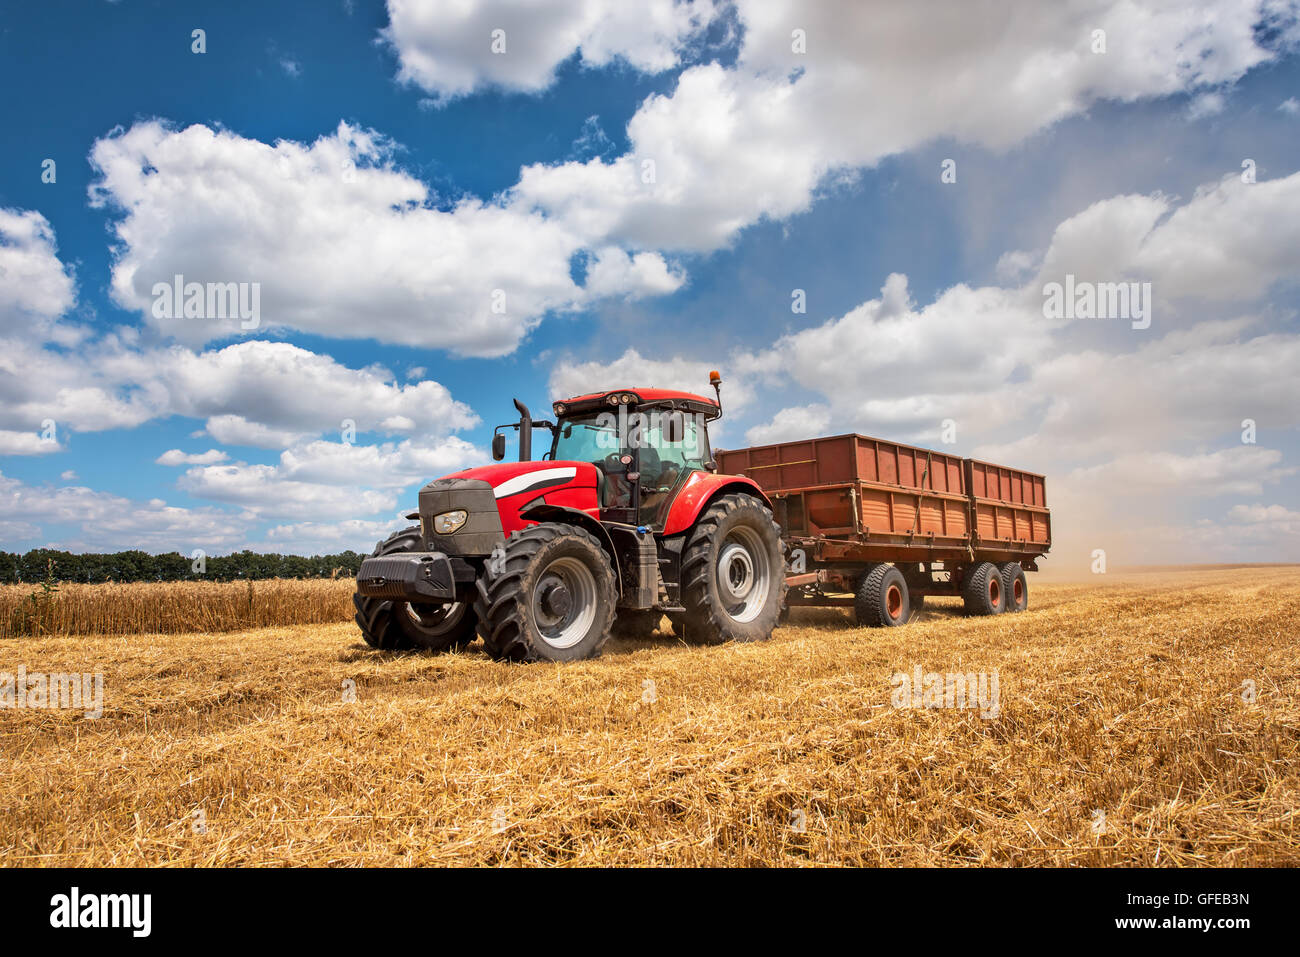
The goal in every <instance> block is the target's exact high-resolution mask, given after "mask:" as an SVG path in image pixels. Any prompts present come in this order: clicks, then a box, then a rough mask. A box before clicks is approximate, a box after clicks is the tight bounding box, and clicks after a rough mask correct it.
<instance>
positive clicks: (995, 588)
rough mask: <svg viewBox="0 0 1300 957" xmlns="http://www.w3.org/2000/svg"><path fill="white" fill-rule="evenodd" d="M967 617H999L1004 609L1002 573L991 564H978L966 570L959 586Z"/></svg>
mask: <svg viewBox="0 0 1300 957" xmlns="http://www.w3.org/2000/svg"><path fill="white" fill-rule="evenodd" d="M961 597H962V601H963V602H965V604H966V614H968V615H1000V614H1001V613H1002V612H1003V611H1004V610H1005V609H1006V602H1005V598H1006V593H1005V592H1004V591H1003V590H1002V572H1001V571H1000V570H999V569H998V566H997V565H994V564H993V563H992V562H978V563H977V564H974V565H972V566H971V567H970V568H969V569H967V570H966V577H965V578H964V579H962V585H961Z"/></svg>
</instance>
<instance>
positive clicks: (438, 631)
mask: <svg viewBox="0 0 1300 957" xmlns="http://www.w3.org/2000/svg"><path fill="white" fill-rule="evenodd" d="M423 547H424V541H423V538H422V536H421V534H420V526H418V525H412V526H410V527H409V528H404V529H402V530H401V531H398V532H394V533H393V534H392V535H389V536H388V537H387V538H386V539H384V540H383V541H382V542H380V543H379V544H378V545H376V546H375V550H374V552H372V554H373V555H395V554H397V553H399V552H418V551H421V550H422V549H423ZM352 604H353V606H354V607H355V608H356V610H357V611H356V616H355V621H356V623H357V626H358V627H359V628H360V629H361V637H362V638H364V639H365V641H366V644H368V645H369V646H370V647H371V648H379V649H381V650H384V651H403V650H408V649H411V648H420V649H422V650H425V651H447V650H449V649H451V648H459V647H463V646H464V645H467V644H469V643H470V642H471V641H473V640H474V633H475V629H476V627H477V625H478V616H477V615H476V614H475V613H474V609H473V607H472V606H470V605H469V603H468V602H452V603H451V604H449V605H426V604H415V603H411V602H405V601H394V600H393V599H390V598H367V597H366V596H364V595H361V594H359V593H354V594H353V595H352Z"/></svg>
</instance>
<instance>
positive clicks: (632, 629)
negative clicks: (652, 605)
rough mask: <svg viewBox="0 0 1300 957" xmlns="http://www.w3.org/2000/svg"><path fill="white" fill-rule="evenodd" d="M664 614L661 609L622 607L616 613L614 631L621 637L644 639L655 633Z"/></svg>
mask: <svg viewBox="0 0 1300 957" xmlns="http://www.w3.org/2000/svg"><path fill="white" fill-rule="evenodd" d="M663 616H664V613H663V612H661V611H654V610H644V609H640V608H620V609H619V610H618V611H617V612H616V613H615V615H614V627H613V632H614V634H615V635H617V636H618V637H620V638H631V639H637V640H643V639H646V638H649V637H650V636H651V635H653V634H654V633H655V630H656V629H657V628H658V627H659V621H660V619H662V618H663Z"/></svg>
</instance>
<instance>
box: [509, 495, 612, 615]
mask: <svg viewBox="0 0 1300 957" xmlns="http://www.w3.org/2000/svg"><path fill="white" fill-rule="evenodd" d="M519 517H520V519H522V520H523V521H524V522H532V523H536V524H538V525H541V524H543V523H545V522H556V523H558V524H561V525H576V526H577V527H578V528H583V529H586V530H587V531H589V532H591V534H593V535H595V536H596V539H597V541H599V542H600V544H601V547H602V548H603V549H604V550H605V553H606V554H607V555H609V561H610V564H611V565H613V567H614V581H615V582H616V583H617V585H618V590H619V594H622V592H623V570H622V568H621V564H622V563H621V562H619V560H618V550H617V549H616V548H614V539H613V538H612V537H611V536H610V534H609V529H607V528H606V527H605V526H604V525H602V524H601V523H600V522H598V521H597V520H596V519H594V518H592V517H591V516H590V515H589V514H588V513H586V512H584V511H581V510H580V509H576V508H568V507H567V506H564V505H547V504H541V505H534V506H532V507H531V508H525V509H524V510H523V511H522V512H520V513H519Z"/></svg>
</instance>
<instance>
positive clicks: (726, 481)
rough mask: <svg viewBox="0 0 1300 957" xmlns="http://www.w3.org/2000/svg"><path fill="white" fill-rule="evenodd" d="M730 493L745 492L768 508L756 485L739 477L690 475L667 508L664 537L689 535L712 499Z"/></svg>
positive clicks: (768, 504)
mask: <svg viewBox="0 0 1300 957" xmlns="http://www.w3.org/2000/svg"><path fill="white" fill-rule="evenodd" d="M733 492H745V493H747V494H749V495H753V496H754V497H755V498H757V499H760V500H761V501H762V502H763V503H764V504H765V505H766V506H767V507H768V508H771V507H772V502H771V500H770V499H769V498H768V497H767V495H766V494H765V493H764V492H763V490H762V489H761V488H759V487H758V484H757V483H756V482H754V481H753V480H752V479H747V478H745V477H744V476H743V475H714V474H713V473H712V472H692V473H691V476H690V478H688V479H687V480H686V485H685V486H684V487H683V488H682V490H681V491H680V492H678V493H677V496H676V497H675V498H674V499H673V504H672V505H671V506H669V508H668V518H667V519H666V520H665V521H664V532H663V533H664V534H665V535H676V534H678V533H679V532H685V531H689V530H690V529H691V528H692V527H693V526H694V525H695V521H696V519H698V518H699V517H700V513H701V512H703V511H704V510H705V509H706V508H708V506H709V504H710V503H711V502H713V500H714V499H716V498H718V497H720V496H722V495H730V494H731V493H733Z"/></svg>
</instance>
